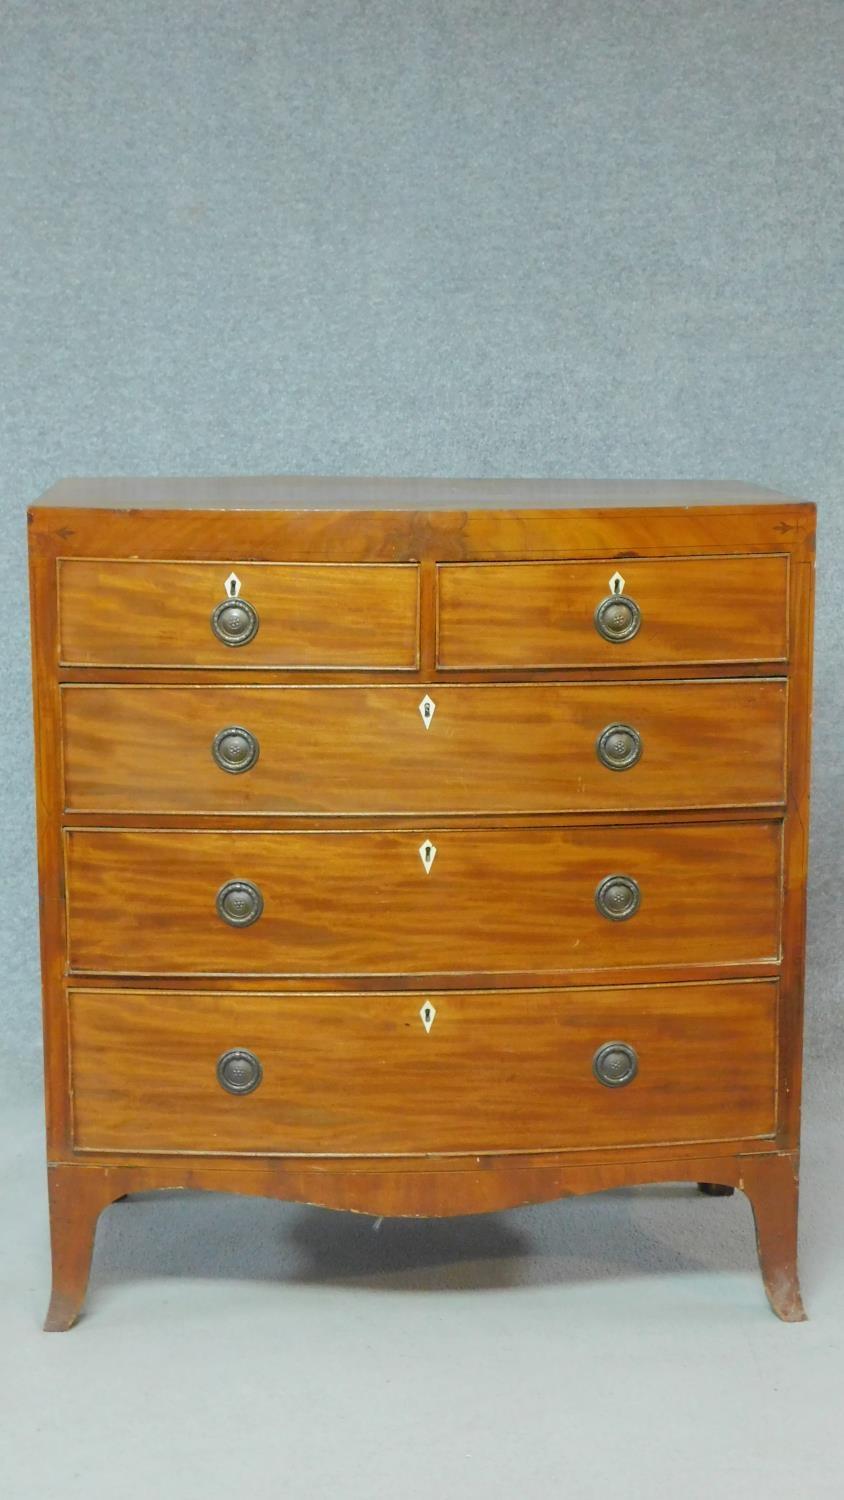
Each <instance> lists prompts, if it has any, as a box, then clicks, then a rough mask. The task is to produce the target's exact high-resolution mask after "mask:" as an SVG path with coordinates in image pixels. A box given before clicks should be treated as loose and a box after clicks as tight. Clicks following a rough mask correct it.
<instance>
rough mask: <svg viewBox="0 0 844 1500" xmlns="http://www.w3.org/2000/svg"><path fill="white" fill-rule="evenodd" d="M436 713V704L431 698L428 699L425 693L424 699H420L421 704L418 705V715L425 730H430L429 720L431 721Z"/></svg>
mask: <svg viewBox="0 0 844 1500" xmlns="http://www.w3.org/2000/svg"><path fill="white" fill-rule="evenodd" d="M436 711H437V705H436V703H435V702H434V700H433V698H429V697H428V694H427V693H426V694H425V696H424V698H423V699H422V702H421V703H420V705H419V713H420V715H421V718H422V723H423V724H424V725H425V728H426V729H430V727H431V720H432V719H433V717H434V714H435V713H436Z"/></svg>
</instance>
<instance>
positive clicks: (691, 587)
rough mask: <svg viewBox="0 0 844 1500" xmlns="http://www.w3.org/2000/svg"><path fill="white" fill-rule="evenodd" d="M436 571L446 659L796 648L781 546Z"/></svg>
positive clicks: (617, 659) (738, 657) (651, 658)
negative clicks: (741, 552) (739, 553)
mask: <svg viewBox="0 0 844 1500" xmlns="http://www.w3.org/2000/svg"><path fill="white" fill-rule="evenodd" d="M619 570H620V571H619ZM437 577H438V586H437V596H438V620H437V663H438V665H439V666H440V667H443V668H461V667H479V668H489V667H501V668H503V667H565V666H572V667H573V666H613V667H636V666H644V665H646V664H647V665H660V664H664V665H675V664H676V665H679V664H683V663H688V664H691V663H696V662H697V663H703V662H725V663H726V662H752V661H771V662H774V661H782V660H784V659H785V658H786V657H787V656H788V617H787V599H788V558H787V557H784V556H776V555H774V556H767V557H765V556H762V557H678V558H660V559H653V558H625V559H624V560H623V561H621V562H618V563H616V562H611V561H609V560H604V561H600V562H579V563H578V562H505V563H443V564H441V565H440V567H439V568H438V570H437ZM617 591H620V592H621V597H620V598H619V597H617ZM602 632H603V633H602Z"/></svg>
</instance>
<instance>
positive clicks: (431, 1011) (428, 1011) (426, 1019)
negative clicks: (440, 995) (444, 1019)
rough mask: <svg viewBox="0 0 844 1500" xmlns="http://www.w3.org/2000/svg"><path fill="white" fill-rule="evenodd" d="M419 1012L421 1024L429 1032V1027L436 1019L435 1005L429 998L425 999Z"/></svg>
mask: <svg viewBox="0 0 844 1500" xmlns="http://www.w3.org/2000/svg"><path fill="white" fill-rule="evenodd" d="M419 1014H420V1016H421V1017H422V1025H423V1026H424V1027H425V1030H426V1031H427V1032H428V1033H430V1030H431V1027H432V1026H433V1024H434V1022H435V1021H436V1019H437V1012H436V1007H435V1006H433V1005H432V1004H431V1002H430V1000H426V1001H425V1004H424V1005H423V1006H422V1009H421V1010H420V1012H419Z"/></svg>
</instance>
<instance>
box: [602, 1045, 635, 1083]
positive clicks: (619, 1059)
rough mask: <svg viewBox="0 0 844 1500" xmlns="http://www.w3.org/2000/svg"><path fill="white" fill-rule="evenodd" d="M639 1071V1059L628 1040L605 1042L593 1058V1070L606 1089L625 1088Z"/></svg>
mask: <svg viewBox="0 0 844 1500" xmlns="http://www.w3.org/2000/svg"><path fill="white" fill-rule="evenodd" d="M638 1071H639V1059H638V1057H637V1056H636V1052H635V1049H634V1048H633V1047H631V1046H630V1045H629V1044H628V1043H627V1042H604V1045H603V1047H599V1048H598V1050H597V1052H596V1053H595V1056H594V1057H593V1059H592V1072H593V1073H594V1074H595V1077H596V1078H597V1080H598V1082H599V1083H602V1084H603V1085H604V1088H606V1089H623V1088H624V1087H625V1086H626V1085H627V1084H628V1083H632V1082H633V1079H634V1078H635V1077H636V1074H637V1073H638Z"/></svg>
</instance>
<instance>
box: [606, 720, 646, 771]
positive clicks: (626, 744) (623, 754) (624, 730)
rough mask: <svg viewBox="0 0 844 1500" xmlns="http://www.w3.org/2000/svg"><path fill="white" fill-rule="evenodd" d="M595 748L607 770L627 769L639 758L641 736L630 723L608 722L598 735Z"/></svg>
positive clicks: (640, 753)
mask: <svg viewBox="0 0 844 1500" xmlns="http://www.w3.org/2000/svg"><path fill="white" fill-rule="evenodd" d="M595 750H596V753H597V756H598V759H599V761H600V762H601V765H602V766H606V767H607V770H609V771H629V769H630V767H631V766H635V764H636V762H637V761H638V760H640V759H641V755H642V736H641V735H640V733H639V731H638V729H634V728H633V726H632V724H608V725H607V727H606V729H604V730H602V731H601V733H600V734H599V735H598V738H597V741H596V743H595Z"/></svg>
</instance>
